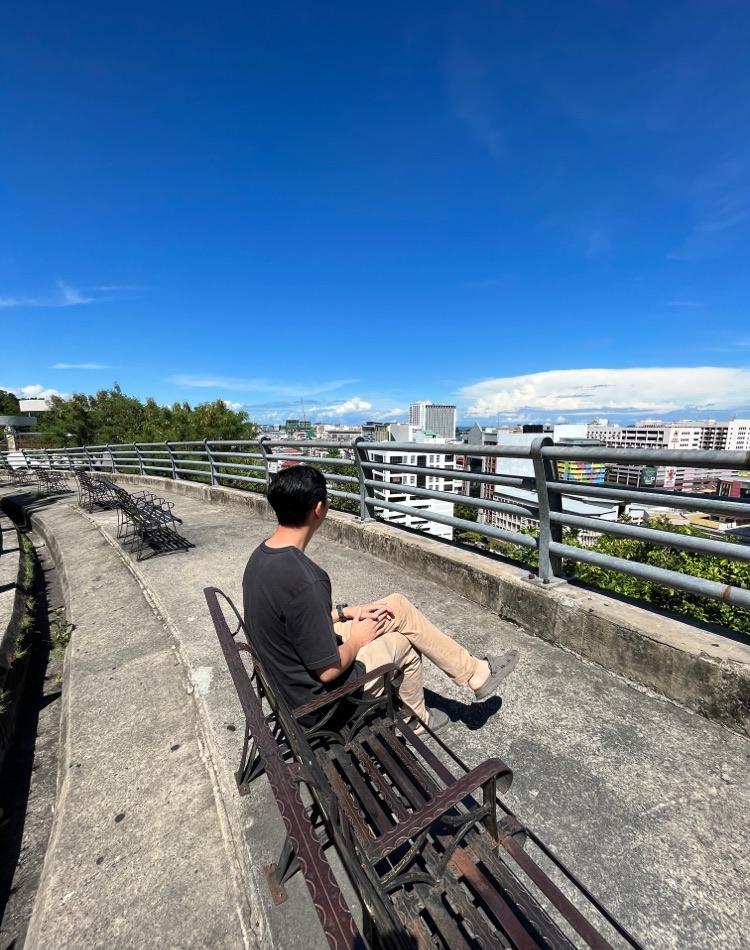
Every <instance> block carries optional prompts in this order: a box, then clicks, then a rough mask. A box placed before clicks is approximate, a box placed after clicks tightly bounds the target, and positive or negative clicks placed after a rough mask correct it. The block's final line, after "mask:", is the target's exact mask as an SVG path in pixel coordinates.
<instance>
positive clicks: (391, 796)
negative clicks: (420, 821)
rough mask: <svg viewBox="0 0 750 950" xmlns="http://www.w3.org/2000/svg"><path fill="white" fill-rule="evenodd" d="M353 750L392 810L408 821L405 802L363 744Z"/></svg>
mask: <svg viewBox="0 0 750 950" xmlns="http://www.w3.org/2000/svg"><path fill="white" fill-rule="evenodd" d="M352 752H353V753H354V755H355V756H356V757H357V761H358V762H359V764H360V765H361V766H362V769H363V770H364V772H365V773H366V774H367V776H368V778H369V779H370V781H371V782H372V784H373V785H374V787H375V788H376V789H377V791H378V794H379V795H380V796H381V797H382V798H383V800H384V802H385V803H386V804H387V805H388V807H389V808H390V809H391V812H392V813H393V814H394V815H395V816H396V817H397V818H398V819H399V820H400V821H406V819H407V818H408V817H409V814H410V813H409V812H408V811H407V810H406V808H405V807H404V805H403V802H401V801H399V799H398V797H397V796H396V793H395V792H394V790H393V788H392V787H391V786H390V785H389V784H388V782H387V781H386V780H385V778H384V777H383V775H382V774H381V772H380V771H379V770H378V769H377V768H376V767H375V765H374V764H373V762H372V759H371V758H370V756H369V755H368V754H367V753H366V752H365V750H364V749H363V748H362V747H361V746H358V745H357V746H354V747H353V748H352Z"/></svg>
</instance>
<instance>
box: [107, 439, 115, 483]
mask: <svg viewBox="0 0 750 950" xmlns="http://www.w3.org/2000/svg"><path fill="white" fill-rule="evenodd" d="M107 454H108V455H109V464H110V465H111V466H112V474H113V475H117V462H116V461H115V454H114V452H113V451H112V446H111V445H110V444H109V442H107Z"/></svg>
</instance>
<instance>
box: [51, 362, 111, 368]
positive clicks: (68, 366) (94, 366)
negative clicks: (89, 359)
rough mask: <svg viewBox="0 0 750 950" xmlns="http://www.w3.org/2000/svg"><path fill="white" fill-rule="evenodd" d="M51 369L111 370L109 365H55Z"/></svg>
mask: <svg viewBox="0 0 750 950" xmlns="http://www.w3.org/2000/svg"><path fill="white" fill-rule="evenodd" d="M50 369H110V366H109V364H108V363H53V364H52V366H51V367H50Z"/></svg>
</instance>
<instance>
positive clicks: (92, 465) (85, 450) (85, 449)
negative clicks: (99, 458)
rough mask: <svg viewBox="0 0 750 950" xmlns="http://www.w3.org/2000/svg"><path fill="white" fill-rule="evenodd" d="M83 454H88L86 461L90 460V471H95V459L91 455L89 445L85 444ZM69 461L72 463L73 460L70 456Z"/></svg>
mask: <svg viewBox="0 0 750 950" xmlns="http://www.w3.org/2000/svg"><path fill="white" fill-rule="evenodd" d="M83 454H84V455H85V456H86V461H87V462H88V465H89V471H90V472H93V471H94V460H93V458H92V457H91V452H89V447H88V445H84V447H83ZM68 462H69V463H70V464H71V465H72V462H70V458H68Z"/></svg>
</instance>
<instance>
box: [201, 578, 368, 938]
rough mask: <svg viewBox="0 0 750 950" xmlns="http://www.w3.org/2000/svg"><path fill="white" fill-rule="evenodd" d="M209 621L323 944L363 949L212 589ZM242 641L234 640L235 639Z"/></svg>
mask: <svg viewBox="0 0 750 950" xmlns="http://www.w3.org/2000/svg"><path fill="white" fill-rule="evenodd" d="M203 593H204V594H205V597H206V602H207V603H208V609H209V612H210V614H211V619H212V621H213V624H214V629H215V630H216V635H217V637H218V638H219V644H220V645H221V649H222V652H223V654H224V659H225V660H226V663H227V666H228V668H229V672H230V675H231V677H232V681H233V683H234V686H235V689H236V691H237V695H238V697H239V700H240V704H241V706H242V711H243V713H244V715H245V721H246V726H247V731H246V741H247V736H248V735H250V736H251V737H252V741H253V742H254V743H255V746H256V748H257V750H258V753H259V755H260V757H261V760H262V762H263V767H264V770H265V773H266V775H267V776H268V781H269V783H270V785H271V789H272V790H273V794H274V798H275V799H276V804H277V805H278V808H279V812H280V814H281V818H282V821H283V822H284V826H285V828H286V831H287V834H288V835H289V838H290V840H291V843H292V846H293V848H294V852H295V854H296V856H297V860H298V861H299V863H300V868H301V870H302V874H303V877H304V879H305V883H306V884H307V888H308V890H309V892H310V897H311V898H312V901H313V904H314V905H315V911H316V913H317V915H318V919H319V920H320V923H321V926H322V927H323V932H324V933H325V935H326V938H327V940H328V943H329V945H330V946H331V947H333V948H336V950H345V948H346V950H355V948H356V950H364V948H365V947H366V944H365V942H364V940H363V938H362V936H361V934H360V932H359V929H358V928H357V926H356V924H355V923H354V920H353V918H352V915H351V912H350V911H349V908H348V907H347V905H346V901H345V900H344V897H343V895H342V893H341V889H340V888H339V885H338V883H337V882H336V879H335V877H334V876H333V872H332V871H331V867H330V865H329V863H328V861H327V860H326V858H325V855H324V854H323V849H322V847H321V845H320V842H319V841H318V839H317V837H316V835H315V831H314V828H313V825H312V823H311V821H310V818H309V816H308V814H307V810H306V809H305V807H304V805H303V804H302V800H301V798H300V794H299V784H298V781H297V779H298V770H297V768H296V767H295V766H294V765H288V764H287V763H286V762H284V760H283V758H282V756H281V753H280V751H279V747H278V745H277V743H276V740H275V739H274V737H273V735H272V733H271V731H270V729H269V727H268V723H267V722H266V720H265V716H264V714H263V707H262V705H261V701H260V698H259V697H258V694H257V693H256V692H255V690H254V688H253V683H252V679H251V675H250V674H249V673H248V671H247V668H246V666H245V664H244V662H243V660H242V656H241V652H242V651H243V649H244V651H246V652H249V647H248V643H247V639H246V637H245V636H244V624H243V623H242V618H241V617H240V615H239V613H238V612H237V609H236V608H235V606H234V604H233V603H232V602H231V601H230V600H229V598H228V597H226V595H224V594H223V593H222V592H221V591H220V590H218V589H217V588H215V587H206V588H205V590H204V592H203ZM219 598H221V599H222V600H223V601H224V604H225V606H226V607H227V608H228V611H229V614H230V616H232V624H233V626H234V624H235V621H236V626H235V629H234V630H232V629H231V628H230V626H229V624H228V623H227V620H226V617H225V614H224V611H223V610H222V605H221V603H220V601H219ZM241 632H242V636H241V638H240V639H238V634H240V633H241Z"/></svg>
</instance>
